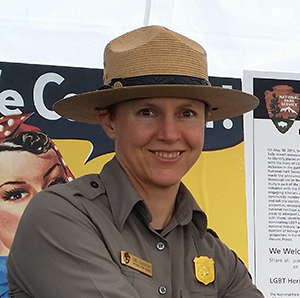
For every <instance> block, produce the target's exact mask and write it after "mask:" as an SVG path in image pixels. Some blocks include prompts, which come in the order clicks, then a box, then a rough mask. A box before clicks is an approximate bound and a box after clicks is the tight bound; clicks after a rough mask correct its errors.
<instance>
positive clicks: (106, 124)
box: [97, 110, 115, 140]
mask: <svg viewBox="0 0 300 298" xmlns="http://www.w3.org/2000/svg"><path fill="white" fill-rule="evenodd" d="M97 118H98V120H99V123H100V125H101V126H102V128H103V130H104V131H105V133H106V134H107V136H108V137H109V138H110V139H112V140H114V139H115V127H114V121H113V119H112V117H111V115H110V114H109V113H108V112H107V110H99V111H97Z"/></svg>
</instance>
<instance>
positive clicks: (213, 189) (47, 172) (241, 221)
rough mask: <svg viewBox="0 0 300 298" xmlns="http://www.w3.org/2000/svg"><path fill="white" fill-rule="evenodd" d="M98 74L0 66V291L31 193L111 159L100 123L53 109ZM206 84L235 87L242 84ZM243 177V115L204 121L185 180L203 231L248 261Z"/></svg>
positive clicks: (98, 79)
mask: <svg viewBox="0 0 300 298" xmlns="http://www.w3.org/2000/svg"><path fill="white" fill-rule="evenodd" d="M102 74H103V71H102V69H89V68H77V67H63V66H51V65H35V64H22V63H8V62H0V116H2V117H1V118H0V168H1V174H0V225H1V227H2V228H1V229H0V262H1V263H0V289H1V283H2V280H3V284H5V259H6V256H7V254H8V252H9V249H10V247H11V243H12V240H13V237H14V233H15V231H16V228H17V224H18V222H19V219H20V217H21V215H22V212H23V210H24V209H25V207H26V206H27V204H28V203H29V201H30V200H31V198H32V196H33V195H34V194H35V193H37V192H38V191H40V190H42V189H44V188H47V187H49V186H50V185H53V184H56V183H63V182H67V181H69V180H70V179H73V178H74V177H75V178H76V177H79V176H81V175H84V174H88V173H95V172H99V171H100V170H101V168H102V167H103V165H104V164H105V163H106V162H107V161H108V160H109V159H111V158H112V156H113V154H114V144H113V142H112V141H111V140H110V139H109V138H108V137H107V136H106V135H105V133H104V132H103V130H102V128H101V126H100V125H91V124H84V123H79V122H76V121H71V120H68V119H62V118H61V117H60V116H59V115H58V114H56V113H55V112H54V111H53V110H52V105H53V103H54V102H55V101H57V100H59V99H61V98H64V97H66V96H70V95H73V94H78V93H82V92H86V91H91V90H97V89H98V88H100V87H101V86H102ZM210 81H211V83H212V85H215V86H221V87H224V88H234V89H241V79H237V78H221V77H210ZM11 147H13V148H18V152H16V151H14V149H12V148H11ZM3 169H5V171H4V170H3ZM244 174H245V167H244V135H243V117H242V116H240V117H236V118H232V119H225V120H224V121H215V122H208V123H207V125H206V138H205V144H204V152H203V153H202V156H201V158H200V160H199V161H198V162H197V163H196V164H195V166H194V167H193V168H192V169H191V170H190V172H189V173H188V174H187V175H186V176H185V177H184V179H183V180H184V183H185V184H186V185H187V187H188V188H189V189H190V190H191V192H192V193H193V195H194V196H195V198H196V199H197V201H198V202H199V205H200V206H201V208H202V209H203V210H204V211H205V212H206V213H207V215H208V219H209V226H210V227H211V228H213V229H214V230H215V231H216V232H217V234H218V235H219V237H220V238H221V239H222V240H223V241H224V242H225V243H226V244H227V245H228V246H229V247H230V248H232V249H234V250H235V251H236V252H237V253H238V255H239V256H240V258H241V259H242V260H243V261H244V262H245V263H246V264H247V262H248V253H247V219H246V199H245V177H244ZM4 227H5V228H4ZM0 296H1V293H0Z"/></svg>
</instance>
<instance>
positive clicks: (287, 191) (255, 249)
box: [243, 71, 300, 298]
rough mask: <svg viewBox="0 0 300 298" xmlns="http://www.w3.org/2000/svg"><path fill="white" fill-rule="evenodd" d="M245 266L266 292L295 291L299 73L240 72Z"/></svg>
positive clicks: (299, 225)
mask: <svg viewBox="0 0 300 298" xmlns="http://www.w3.org/2000/svg"><path fill="white" fill-rule="evenodd" d="M243 80H244V81H243V83H244V90H245V91H248V92H250V93H253V94H254V95H256V96H257V97H258V98H259V99H260V104H259V106H258V107H257V108H256V109H255V110H254V111H253V113H251V114H249V115H247V117H246V119H245V127H247V128H248V130H247V131H248V134H247V135H246V136H245V151H246V171H247V175H246V177H247V178H246V182H247V199H248V207H249V208H248V211H249V212H250V213H251V215H253V216H248V218H249V219H251V218H252V219H253V222H252V223H251V224H250V226H252V227H253V229H251V231H250V237H249V251H251V253H252V257H251V262H250V267H251V268H252V272H254V277H255V281H256V284H257V286H258V287H259V288H260V289H261V290H262V291H263V292H264V294H265V296H266V297H270V298H278V297H299V296H300V115H299V107H300V74H287V73H268V72H251V71H245V72H244V79H243Z"/></svg>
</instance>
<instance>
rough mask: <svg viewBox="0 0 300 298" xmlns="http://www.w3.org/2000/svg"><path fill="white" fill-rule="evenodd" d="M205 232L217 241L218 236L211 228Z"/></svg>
mask: <svg viewBox="0 0 300 298" xmlns="http://www.w3.org/2000/svg"><path fill="white" fill-rule="evenodd" d="M207 232H208V233H210V234H212V235H213V236H214V237H215V238H218V239H219V236H218V234H217V233H216V232H215V231H214V230H213V229H211V228H207Z"/></svg>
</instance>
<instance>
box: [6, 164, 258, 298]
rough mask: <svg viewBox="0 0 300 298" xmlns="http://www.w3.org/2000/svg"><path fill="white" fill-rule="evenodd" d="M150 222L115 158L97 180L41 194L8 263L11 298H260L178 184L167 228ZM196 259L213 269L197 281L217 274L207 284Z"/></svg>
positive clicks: (30, 207) (94, 176)
mask: <svg viewBox="0 0 300 298" xmlns="http://www.w3.org/2000/svg"><path fill="white" fill-rule="evenodd" d="M150 222H151V213H150V212H149V210H148V208H147V206H146V204H145V202H144V201H143V199H142V198H141V197H140V196H139V194H138V193H137V192H136V190H135V189H134V188H133V186H132V184H131V183H130V181H129V179H128V178H127V176H126V174H125V173H124V172H123V170H122V168H121V167H120V165H119V164H118V162H117V161H116V159H113V160H112V161H110V162H109V163H108V164H106V165H105V167H104V168H103V170H102V172H101V173H100V175H97V174H91V175H86V176H84V177H81V178H78V179H76V180H74V181H72V182H70V183H68V184H66V185H57V186H54V187H50V188H48V189H46V190H45V191H42V192H40V193H38V194H37V195H36V196H35V197H34V198H33V199H32V200H31V202H30V203H29V205H28V207H27V208H26V210H25V212H24V215H23V217H22V219H21V221H20V224H19V228H18V230H17V233H16V236H15V240H14V243H13V245H12V248H11V252H10V254H9V257H8V260H7V267H8V275H7V277H8V282H9V287H10V292H11V296H12V297H18V298H28V297H34V298H50V297H51V298H83V297H84V298H85V297H86V298H96V297H111V298H121V297H122V298H129V297H130V298H134V297H142V298H154V297H162V298H167V297H168V298H169V297H172V298H179V297H182V298H187V297H198V298H201V297H210V298H213V297H228V298H238V297H246V298H251V297H253V298H254V297H263V296H262V294H261V293H260V292H259V291H258V290H257V288H256V287H255V286H254V285H253V284H252V282H251V278H250V277H249V274H248V271H247V269H246V268H245V266H244V265H243V264H242V262H241V261H240V260H239V259H238V258H237V256H236V255H235V254H234V253H233V252H232V251H231V250H229V249H228V248H227V247H226V246H225V245H224V244H223V243H222V242H221V241H220V240H219V239H218V238H217V237H215V236H214V235H213V234H212V233H210V232H208V231H207V221H206V216H205V214H204V213H203V212H202V211H201V209H200V208H199V206H198V205H197V203H196V201H195V200H194V198H193V197H192V195H191V194H190V192H189V191H188V190H187V189H186V188H185V186H184V185H183V184H181V186H180V189H179V192H178V196H177V199H176V209H175V212H174V216H173V218H172V219H171V221H170V223H169V224H168V226H167V227H166V228H165V229H164V230H163V231H162V232H161V233H158V232H157V231H155V230H153V229H152V228H151V226H150V224H149V223H150ZM121 251H125V252H127V253H128V254H127V256H129V258H130V257H132V258H134V256H135V257H136V259H134V260H135V263H137V266H135V268H132V267H130V266H127V264H126V262H125V264H123V263H122V262H121ZM201 256H202V257H208V258H206V260H210V259H212V260H213V262H214V265H213V266H210V267H209V268H208V269H205V268H204V269H205V270H204V271H203V268H202V267H203V266H204V267H205V266H206V265H207V263H205V264H204V265H203V264H202V265H200V269H201V268H202V269H201V270H202V271H201V270H200V275H203V274H204V275H205V274H206V273H207V272H208V274H210V276H212V275H211V274H212V271H213V270H214V272H215V276H214V277H213V278H212V281H211V282H210V283H208V284H207V285H205V284H204V283H203V282H201V281H199V280H198V279H197V278H196V271H195V264H194V262H193V260H194V258H195V257H201ZM146 262H147V263H146ZM145 264H147V265H146V267H147V266H148V265H149V264H151V265H152V276H149V275H148V274H147V272H146V274H145V273H143V272H141V268H142V267H145ZM201 266H202V267H201ZM212 268H214V269H212ZM206 271H207V272H206ZM205 272H206V273H205ZM148 273H149V272H148Z"/></svg>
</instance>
